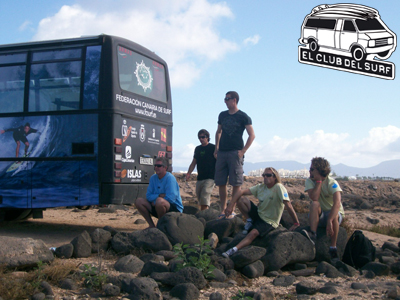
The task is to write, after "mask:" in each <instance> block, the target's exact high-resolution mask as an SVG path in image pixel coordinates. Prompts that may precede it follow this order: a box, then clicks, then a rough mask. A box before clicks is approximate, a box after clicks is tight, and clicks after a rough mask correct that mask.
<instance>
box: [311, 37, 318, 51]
mask: <svg viewBox="0 0 400 300" xmlns="http://www.w3.org/2000/svg"><path fill="white" fill-rule="evenodd" d="M309 45H310V50H311V51H312V52H315V51H318V49H319V46H318V43H317V41H316V40H310V42H309Z"/></svg>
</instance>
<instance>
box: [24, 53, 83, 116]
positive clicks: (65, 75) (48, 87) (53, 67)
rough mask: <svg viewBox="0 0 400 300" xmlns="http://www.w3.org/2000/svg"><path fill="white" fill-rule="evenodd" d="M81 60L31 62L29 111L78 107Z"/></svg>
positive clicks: (73, 108)
mask: <svg viewBox="0 0 400 300" xmlns="http://www.w3.org/2000/svg"><path fill="white" fill-rule="evenodd" d="M81 66H82V62H81V61H72V62H57V63H45V64H33V65H32V68H31V76H30V79H31V81H30V85H29V111H59V110H76V109H79V97H80V89H81V86H80V85H81V84H80V82H81V80H80V78H81Z"/></svg>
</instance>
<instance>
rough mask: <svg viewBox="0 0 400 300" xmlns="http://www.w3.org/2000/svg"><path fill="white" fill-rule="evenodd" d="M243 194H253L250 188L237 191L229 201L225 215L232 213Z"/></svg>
mask: <svg viewBox="0 0 400 300" xmlns="http://www.w3.org/2000/svg"><path fill="white" fill-rule="evenodd" d="M243 195H252V193H251V192H250V189H247V190H240V191H239V192H238V193H236V194H235V195H234V196H233V198H232V200H231V201H230V202H229V204H228V206H227V207H226V209H225V216H230V215H231V214H232V211H233V208H234V207H235V204H236V202H237V201H238V200H239V199H240V197H242V196H243Z"/></svg>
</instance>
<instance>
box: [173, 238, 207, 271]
mask: <svg viewBox="0 0 400 300" xmlns="http://www.w3.org/2000/svg"><path fill="white" fill-rule="evenodd" d="M198 238H199V241H200V243H199V244H194V245H193V246H189V245H188V244H186V245H183V242H181V243H179V244H176V245H175V246H174V252H175V255H177V259H178V260H179V261H182V263H178V265H177V268H178V270H180V269H182V268H185V267H195V268H197V269H199V270H200V271H202V272H203V274H204V277H206V278H208V277H214V274H213V271H214V269H215V266H214V265H213V264H211V259H210V257H209V256H208V254H207V253H210V252H212V249H211V247H210V245H209V242H210V241H209V240H207V239H204V238H203V237H200V236H198Z"/></svg>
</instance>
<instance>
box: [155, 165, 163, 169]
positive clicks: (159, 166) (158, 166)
mask: <svg viewBox="0 0 400 300" xmlns="http://www.w3.org/2000/svg"><path fill="white" fill-rule="evenodd" d="M154 166H155V167H157V168H161V167H164V165H160V164H155V165H154Z"/></svg>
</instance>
